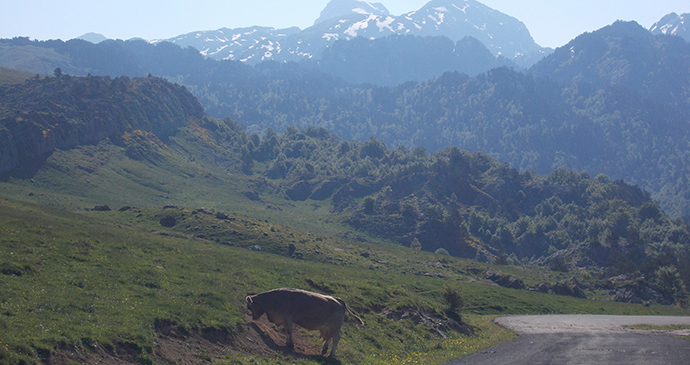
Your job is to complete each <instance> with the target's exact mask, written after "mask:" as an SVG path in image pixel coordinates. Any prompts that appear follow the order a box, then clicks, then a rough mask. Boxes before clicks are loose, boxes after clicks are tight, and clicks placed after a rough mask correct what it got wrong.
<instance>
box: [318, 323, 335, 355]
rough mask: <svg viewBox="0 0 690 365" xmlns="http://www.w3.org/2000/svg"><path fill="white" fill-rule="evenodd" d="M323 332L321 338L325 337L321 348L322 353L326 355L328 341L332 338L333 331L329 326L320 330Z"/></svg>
mask: <svg viewBox="0 0 690 365" xmlns="http://www.w3.org/2000/svg"><path fill="white" fill-rule="evenodd" d="M319 332H321V338H323V349H322V350H321V355H326V352H328V341H329V340H330V339H331V337H332V336H331V331H330V329H329V328H328V327H325V328H321V329H320V330H319Z"/></svg>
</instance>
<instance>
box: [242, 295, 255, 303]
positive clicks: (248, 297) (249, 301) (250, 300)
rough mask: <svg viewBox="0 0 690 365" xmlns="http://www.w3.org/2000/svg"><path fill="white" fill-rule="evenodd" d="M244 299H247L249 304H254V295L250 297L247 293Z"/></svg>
mask: <svg viewBox="0 0 690 365" xmlns="http://www.w3.org/2000/svg"><path fill="white" fill-rule="evenodd" d="M244 300H246V301H247V304H252V303H253V302H254V301H253V300H252V297H250V296H249V295H247V297H246V298H244Z"/></svg>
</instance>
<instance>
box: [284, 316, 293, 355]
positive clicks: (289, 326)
mask: <svg viewBox="0 0 690 365" xmlns="http://www.w3.org/2000/svg"><path fill="white" fill-rule="evenodd" d="M283 326H285V334H286V335H287V344H286V346H287V347H288V348H290V349H293V348H294V347H295V342H294V341H293V340H292V318H290V317H286V318H285V322H284V323H283Z"/></svg>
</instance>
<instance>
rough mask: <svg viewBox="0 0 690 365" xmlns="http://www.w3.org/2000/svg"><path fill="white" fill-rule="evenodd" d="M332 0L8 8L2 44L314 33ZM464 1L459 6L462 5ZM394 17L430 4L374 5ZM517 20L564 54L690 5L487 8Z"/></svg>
mask: <svg viewBox="0 0 690 365" xmlns="http://www.w3.org/2000/svg"><path fill="white" fill-rule="evenodd" d="M328 1H329V0H193V1H192V0H184V1H183V0H117V1H114V0H109V1H104V0H2V2H1V4H0V38H11V37H15V36H28V37H31V38H32V39H56V38H59V39H63V40H67V39H71V38H75V37H78V36H80V35H82V34H84V33H88V32H96V33H101V34H103V35H105V36H106V37H108V38H120V39H129V38H133V37H141V38H145V39H165V38H172V37H174V36H177V35H180V34H184V33H189V32H193V31H197V30H212V29H219V28H224V27H225V28H238V27H247V26H252V25H263V26H272V27H277V28H286V27H290V26H297V27H300V28H302V29H304V28H307V27H309V26H311V25H312V24H313V22H314V20H315V19H316V18H318V17H319V14H320V13H321V10H323V8H324V7H325V6H326V4H327V3H328ZM462 1H464V0H457V2H458V3H460V2H462ZM371 2H381V3H383V4H384V5H385V6H386V7H387V8H388V10H390V12H391V13H392V14H394V15H400V14H403V13H406V12H409V11H413V10H418V9H419V8H421V7H422V6H424V4H426V3H427V0H374V1H371ZM480 2H483V3H484V4H486V5H488V6H490V7H492V8H494V9H496V10H499V11H501V12H503V13H506V14H508V15H511V16H513V17H515V18H518V19H519V20H521V21H522V22H524V23H525V24H526V25H527V28H528V29H529V30H530V32H531V33H532V36H533V37H534V39H535V40H536V42H537V43H539V44H540V45H542V46H547V47H558V46H562V45H564V44H566V43H567V42H569V41H570V40H571V39H573V38H575V37H576V36H578V35H580V34H582V33H584V32H591V31H593V30H596V29H599V28H601V27H604V26H606V25H609V24H611V23H613V22H614V21H616V20H618V19H622V20H635V21H637V22H638V23H640V24H641V25H642V26H644V27H646V28H649V27H650V26H651V25H652V24H653V23H655V22H657V21H658V20H659V19H661V17H662V16H664V15H666V14H668V13H670V12H676V13H679V14H680V13H690V0H483V1H480Z"/></svg>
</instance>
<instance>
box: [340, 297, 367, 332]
mask: <svg viewBox="0 0 690 365" xmlns="http://www.w3.org/2000/svg"><path fill="white" fill-rule="evenodd" d="M335 299H336V300H337V301H338V303H340V304H342V306H343V308H345V310H346V311H347V313H350V315H351V316H353V317H355V319H356V320H357V321H358V322H359V324H361V325H362V326H364V321H363V320H362V319H361V318H359V316H358V315H356V314H354V313H352V311H351V310H350V308H348V307H347V304H345V301H344V300H342V299H340V298H335Z"/></svg>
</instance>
